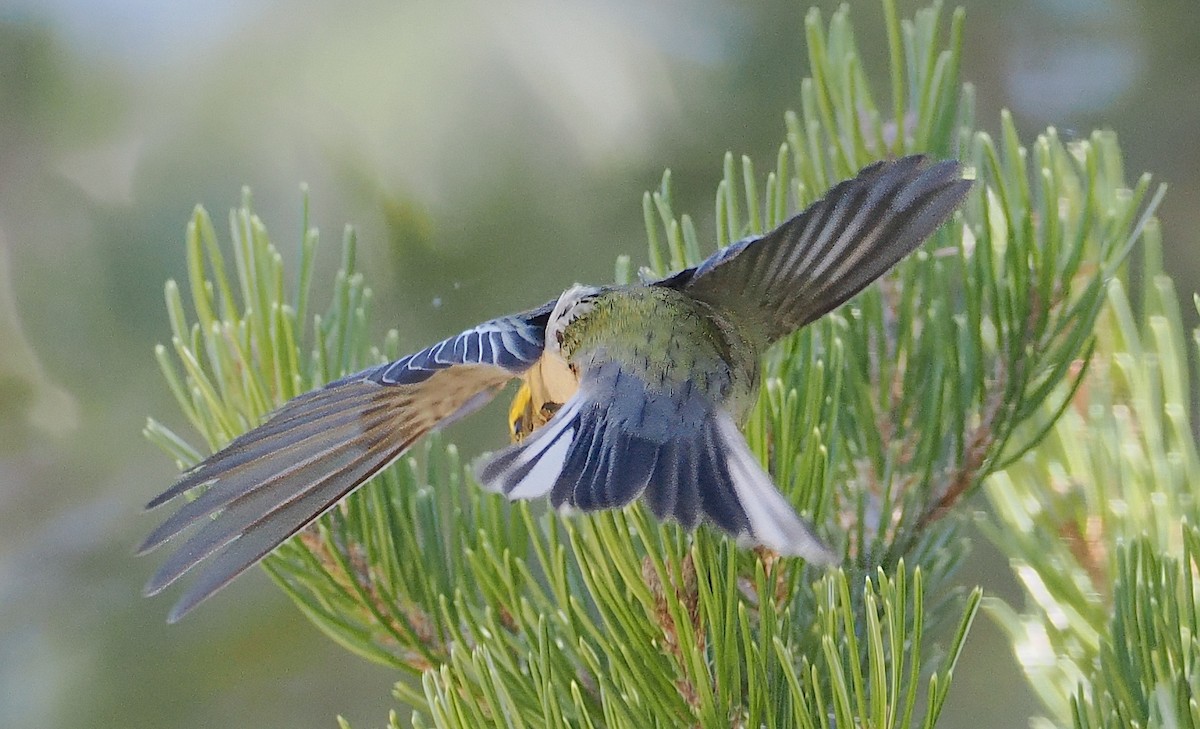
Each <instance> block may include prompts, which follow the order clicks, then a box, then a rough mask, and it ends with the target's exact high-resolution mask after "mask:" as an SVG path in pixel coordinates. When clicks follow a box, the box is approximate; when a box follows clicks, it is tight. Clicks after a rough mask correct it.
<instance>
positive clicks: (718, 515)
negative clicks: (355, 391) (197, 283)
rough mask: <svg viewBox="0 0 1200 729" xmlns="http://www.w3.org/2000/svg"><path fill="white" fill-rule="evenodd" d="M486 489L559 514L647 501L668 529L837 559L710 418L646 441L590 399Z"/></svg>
mask: <svg viewBox="0 0 1200 729" xmlns="http://www.w3.org/2000/svg"><path fill="white" fill-rule="evenodd" d="M477 475H478V478H479V481H480V483H481V484H482V485H483V486H484V488H487V489H489V490H492V491H498V492H502V493H504V494H505V495H507V496H508V497H509V498H513V499H532V498H538V497H543V496H549V497H550V501H551V503H552V504H553V505H554V506H555V507H558V508H574V509H580V510H582V511H595V510H600V509H612V508H618V507H621V506H625V505H627V504H629V503H630V502H632V501H633V500H634V499H636V498H637V497H638V496H642V495H644V497H645V501H646V504H647V505H648V506H649V507H650V510H651V511H652V512H653V513H654V515H655V516H656V517H658V518H659V519H667V518H671V519H674V520H676V521H678V522H679V523H680V524H682V525H683V526H685V527H687V528H689V529H690V528H693V527H695V526H696V524H697V523H698V522H699V521H701V520H702V519H703V520H707V521H709V522H711V523H712V524H714V525H715V526H717V527H720V528H721V529H722V530H724V531H726V532H728V533H730V534H732V535H734V536H736V537H738V538H740V539H743V540H746V541H749V542H751V543H755V544H762V545H764V546H766V547H769V548H771V549H773V550H775V551H776V552H779V553H781V554H785V555H790V556H799V557H803V558H805V559H806V560H808V561H809V562H813V563H817V564H832V563H835V562H836V561H837V556H836V555H835V554H834V552H833V551H832V550H831V549H830V548H829V547H828V546H826V545H825V544H824V543H823V542H822V541H821V539H820V538H819V537H817V536H816V534H815V532H814V530H813V527H812V525H811V524H809V523H808V522H807V521H805V520H804V519H802V518H801V517H800V516H799V515H797V514H796V512H795V510H794V509H793V508H792V507H791V505H790V504H789V503H788V502H787V500H786V499H785V498H784V497H783V495H782V494H780V493H779V491H778V490H776V488H775V486H774V484H772V482H771V478H770V476H768V475H767V473H766V472H765V471H764V470H763V468H762V466H760V465H759V463H758V461H757V459H756V458H755V457H754V455H753V453H751V451H750V448H749V446H748V445H747V444H746V440H745V438H744V437H743V436H742V434H741V432H740V431H739V430H738V428H737V426H736V424H735V423H734V422H733V419H732V418H731V417H730V416H729V415H728V414H727V413H725V412H724V411H721V410H709V411H707V412H705V413H703V414H702V415H701V417H699V418H696V419H692V420H690V421H689V419H687V418H684V419H682V420H680V421H678V422H677V423H675V424H674V427H673V428H672V430H671V431H670V434H669V437H666V438H660V437H646V434H645V433H644V432H640V431H638V430H636V429H631V428H629V427H628V426H627V424H624V423H622V422H621V419H620V418H619V417H616V416H614V415H613V408H611V407H609V403H608V402H606V401H605V400H604V399H602V398H597V397H593V396H589V393H588V392H587V390H586V389H585V390H581V391H580V393H579V394H577V395H576V396H575V397H574V398H572V399H571V400H570V401H569V402H567V403H566V404H565V405H564V406H563V407H562V409H561V410H560V411H559V412H558V413H557V414H556V415H555V416H554V418H553V419H552V420H551V421H550V422H549V423H548V424H547V425H546V426H545V427H543V428H541V429H539V430H535V431H534V432H533V434H532V435H530V436H529V437H528V438H527V439H526V440H525V441H523V442H521V443H519V444H517V445H513V446H509V447H508V448H506V449H504V450H502V451H500V452H499V453H497V454H495V455H494V456H492V457H491V458H490V459H488V460H486V461H485V462H483V463H482V465H481V466H480V468H479V469H478V472H477Z"/></svg>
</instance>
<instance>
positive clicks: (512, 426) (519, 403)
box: [508, 354, 579, 443]
mask: <svg viewBox="0 0 1200 729" xmlns="http://www.w3.org/2000/svg"><path fill="white" fill-rule="evenodd" d="M578 389H579V378H578V377H577V376H576V375H575V373H574V372H573V371H572V370H571V368H570V367H569V366H568V365H567V363H566V362H563V361H562V359H561V358H559V357H558V356H557V355H553V354H546V355H544V356H543V357H542V358H541V359H540V360H538V361H537V363H536V364H534V365H533V367H530V368H529V370H528V371H527V372H526V373H525V375H524V376H523V377H522V378H521V389H519V390H517V394H516V395H515V396H514V397H513V401H512V404H511V405H510V406H509V408H508V435H509V437H510V438H511V439H512V441H513V442H514V443H520V442H521V441H522V440H524V439H525V438H526V437H528V436H529V434H530V433H532V432H533V431H535V430H537V429H538V428H540V427H542V426H543V425H545V424H546V423H547V422H549V420H550V418H552V417H554V414H555V413H556V412H558V409H559V408H560V407H562V405H563V403H565V402H566V401H567V400H570V399H571V396H572V395H574V394H575V391H576V390H578Z"/></svg>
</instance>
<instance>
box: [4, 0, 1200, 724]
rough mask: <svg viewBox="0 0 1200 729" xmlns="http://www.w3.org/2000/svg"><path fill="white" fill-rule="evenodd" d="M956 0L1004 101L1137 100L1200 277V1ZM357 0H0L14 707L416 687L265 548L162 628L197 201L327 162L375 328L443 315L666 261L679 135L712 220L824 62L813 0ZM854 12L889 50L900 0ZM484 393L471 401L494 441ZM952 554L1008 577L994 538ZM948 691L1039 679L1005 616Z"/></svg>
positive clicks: (1038, 111) (971, 706)
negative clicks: (322, 624)
mask: <svg viewBox="0 0 1200 729" xmlns="http://www.w3.org/2000/svg"><path fill="white" fill-rule="evenodd" d="M966 4H967V6H968V15H967V40H966V44H967V45H966V58H965V59H964V66H963V76H964V78H966V79H968V80H971V81H973V82H975V83H976V84H977V87H978V91H979V94H978V96H979V104H978V114H977V119H978V123H979V126H980V127H981V128H984V129H988V130H991V131H995V130H996V129H997V128H998V112H999V110H1000V108H1002V107H1008V108H1011V109H1012V110H1013V112H1014V115H1015V117H1016V119H1017V122H1018V125H1019V127H1020V128H1021V130H1022V133H1023V135H1024V139H1025V141H1027V142H1029V141H1032V138H1033V134H1035V133H1036V132H1037V131H1038V130H1040V129H1042V128H1044V127H1045V126H1046V125H1051V124H1053V125H1055V126H1056V127H1058V128H1059V129H1060V131H1061V133H1062V134H1064V135H1065V136H1073V135H1086V134H1087V133H1088V132H1089V131H1090V130H1091V129H1093V128H1096V127H1108V128H1112V129H1115V130H1116V131H1117V132H1118V134H1119V135H1120V138H1121V140H1122V143H1123V146H1124V148H1125V151H1126V154H1127V162H1128V170H1129V174H1130V177H1131V178H1132V177H1134V176H1135V175H1136V174H1138V173H1140V172H1141V171H1143V170H1150V171H1152V172H1154V173H1155V175H1156V176H1157V177H1158V178H1159V179H1162V180H1166V181H1168V182H1169V183H1171V191H1170V194H1169V196H1168V198H1167V200H1166V202H1165V204H1164V205H1163V208H1162V210H1161V217H1162V219H1163V229H1164V233H1165V236H1166V241H1167V247H1168V250H1167V266H1168V270H1169V271H1171V272H1173V273H1174V274H1175V275H1176V276H1177V278H1178V279H1179V288H1180V289H1181V291H1182V292H1191V291H1194V290H1196V288H1197V283H1196V282H1197V262H1196V256H1195V254H1194V251H1195V250H1196V243H1197V233H1196V231H1197V230H1200V204H1198V203H1200V174H1198V173H1197V170H1198V169H1200V146H1198V145H1197V144H1196V133H1197V130H1198V129H1200V14H1198V13H1196V12H1195V4H1194V2H1187V1H1185V0H1174V1H1171V0H1165V1H1163V2H1156V3H1138V2H1134V1H1133V0H1127V1H1126V2H1118V1H1117V0H1016V1H1014V2H1007V3H994V2H986V1H985V0H975V1H973V2H968V3H966ZM332 5H333V4H331V3H321V2H316V0H295V1H293V2H286V3H285V2H280V1H279V0H238V1H236V2H235V1H234V0H214V1H212V2H207V3H200V2H172V3H167V2H156V1H154V0H0V726H4V727H68V726H121V727H143V726H147V727H149V726H155V727H160V726H170V727H217V726H285V725H286V726H295V727H309V726H312V727H329V726H334V716H335V715H336V714H338V713H342V714H344V715H346V716H347V717H348V718H350V719H351V720H352V721H353V722H354V723H355V725H356V726H358V727H367V726H377V725H380V724H382V723H383V722H384V720H385V717H386V714H387V711H388V710H389V709H390V708H393V707H395V706H396V703H395V702H394V701H393V700H391V699H390V697H389V695H388V691H389V687H390V685H391V683H392V681H393V680H394V677H393V676H392V674H391V673H390V672H388V671H386V670H384V669H381V668H378V667H376V666H373V665H370V664H367V663H365V662H363V661H362V660H361V659H358V658H356V657H354V656H352V655H350V654H349V653H347V652H345V651H343V650H342V649H340V648H339V647H337V646H336V645H334V644H333V643H332V642H331V641H330V640H328V639H326V638H325V637H323V636H322V635H320V634H319V633H318V632H317V631H316V630H315V629H314V628H312V627H310V626H309V625H308V624H307V622H306V621H305V620H304V619H303V618H302V617H301V616H300V615H299V613H298V612H297V611H296V610H295V609H293V608H292V607H291V606H290V605H289V604H288V602H287V600H286V598H284V597H283V596H282V594H280V593H279V592H278V591H277V590H275V589H274V588H273V587H272V586H271V585H270V584H269V581H268V580H267V579H266V578H265V576H264V575H262V574H258V573H256V574H253V575H248V576H246V577H244V578H243V579H241V580H239V581H238V582H237V584H235V585H234V586H232V587H231V588H230V589H228V590H227V591H225V592H224V593H223V594H222V595H221V596H219V597H218V598H216V599H214V600H213V601H211V602H210V603H208V604H206V605H205V606H204V607H203V608H202V609H201V610H199V611H197V612H196V613H195V614H193V615H192V616H190V617H189V618H188V619H187V620H186V621H184V622H183V623H182V624H180V625H176V626H173V627H170V628H168V627H167V626H166V625H165V624H164V622H163V621H164V618H165V615H166V612H167V610H168V608H169V603H170V598H167V599H158V600H143V599H141V597H140V592H141V585H142V583H143V582H144V581H145V579H146V578H147V577H148V575H149V574H150V573H151V572H152V570H153V568H154V565H155V563H156V559H142V560H135V559H134V558H133V557H132V556H131V553H132V549H133V546H134V545H135V544H136V543H137V542H138V541H140V539H141V538H142V536H143V535H144V534H145V533H146V532H147V531H148V530H149V529H150V528H151V527H152V525H153V523H154V522H155V519H156V517H149V516H145V515H143V514H142V513H140V505H141V504H142V503H144V502H145V500H146V499H147V498H149V497H150V496H151V495H153V494H154V493H156V492H157V491H159V490H161V489H162V488H163V487H164V486H166V485H167V484H169V483H170V482H171V480H172V478H173V476H174V469H173V466H172V464H171V463H170V462H169V461H168V460H167V459H166V458H165V457H163V456H162V455H161V454H160V453H158V452H157V451H156V450H155V449H154V448H153V447H151V446H150V445H148V444H147V443H146V442H145V441H144V440H143V439H142V437H141V427H142V424H143V423H144V419H145V417H146V416H147V415H149V414H153V415H154V416H155V417H158V418H160V419H163V420H164V421H166V422H168V423H169V424H172V425H175V426H178V427H180V428H181V430H184V432H186V430H185V429H184V428H183V423H182V422H181V418H179V417H178V416H177V415H175V410H174V407H173V404H172V402H171V401H170V398H169V394H168V392H167V389H166V387H165V385H164V384H163V382H162V381H161V378H160V377H159V375H158V372H157V369H156V367H155V364H154V360H153V356H152V348H153V345H154V343H155V342H157V341H161V340H163V339H164V338H165V337H166V336H167V333H168V327H167V322H166V317H165V314H164V312H163V307H162V303H161V302H162V285H163V282H164V280H165V279H167V278H169V277H176V278H182V277H183V276H184V258H183V245H182V240H183V236H182V233H183V226H184V224H185V222H186V220H187V218H188V216H189V214H190V212H191V209H192V207H193V206H194V205H195V204H196V203H202V204H204V205H205V206H207V207H208V208H209V210H210V212H212V213H213V216H214V218H215V219H216V220H217V221H218V223H220V221H222V220H224V215H225V214H226V211H227V209H228V208H229V207H230V206H232V205H235V204H236V203H237V201H238V199H239V197H240V194H241V193H240V190H241V187H242V185H249V186H251V187H252V188H253V190H254V197H255V201H256V207H257V210H258V212H259V214H260V215H261V217H262V218H263V219H264V220H265V221H266V223H267V225H268V227H269V228H270V230H271V231H272V234H273V235H274V237H275V239H276V241H277V242H280V243H282V244H283V247H284V248H285V249H288V248H289V245H290V244H289V243H288V241H296V240H298V239H299V235H300V195H299V192H298V190H299V185H300V183H301V182H307V183H308V184H309V186H310V189H311V198H312V210H313V222H314V223H315V224H316V225H318V226H320V227H321V229H322V232H323V234H324V244H323V248H322V250H323V252H324V257H323V259H322V262H323V265H324V268H323V269H322V270H323V271H324V272H325V273H326V274H328V272H329V271H330V270H332V267H333V265H334V261H335V257H336V254H337V248H338V246H337V240H338V238H339V237H340V234H341V229H342V226H343V225H344V224H346V223H354V224H355V225H356V226H357V227H358V228H359V232H360V256H361V258H362V260H363V262H364V265H363V268H365V269H366V270H367V271H368V272H369V275H370V281H371V284H372V285H373V287H374V289H375V291H376V294H377V302H376V307H375V317H374V321H375V325H376V329H377V331H379V332H381V333H382V331H383V330H384V329H386V328H389V327H397V328H398V329H399V330H400V331H401V333H402V337H403V340H404V341H405V342H407V343H409V344H411V345H413V346H418V345H422V344H424V343H427V342H428V341H431V340H433V339H436V338H440V337H442V336H445V335H447V334H449V333H452V332H456V331H458V330H460V329H461V328H463V327H465V326H469V325H471V324H473V323H475V322H477V321H479V320H481V319H484V318H487V317H489V316H492V315H496V314H500V313H503V312H507V311H510V310H516V309H520V308H523V307H526V306H528V305H531V304H535V303H539V302H541V301H543V300H545V299H547V298H548V297H550V296H552V295H554V294H556V293H557V292H558V291H560V290H561V289H562V288H564V287H565V286H566V285H569V284H570V283H572V282H573V281H575V280H580V281H592V282H601V281H605V280H608V279H609V278H610V277H611V271H612V261H613V258H614V257H615V256H616V255H617V254H619V253H629V254H631V255H633V257H634V260H635V262H638V261H641V260H642V258H641V257H642V256H644V253H643V250H644V243H643V234H642V222H641V208H640V199H641V193H642V190H644V189H647V188H651V187H653V186H655V185H656V184H657V183H658V180H659V177H660V175H661V173H662V170H663V168H665V167H671V168H672V169H673V170H674V179H675V181H676V184H677V188H676V193H677V200H678V204H677V208H678V209H680V210H685V211H691V212H693V213H694V214H695V216H696V217H697V219H698V220H701V221H707V219H708V218H709V217H710V213H709V211H710V210H711V205H712V203H711V199H712V197H711V196H712V192H713V190H714V188H715V182H716V179H717V177H718V173H719V167H720V160H721V155H722V154H723V152H724V151H725V150H726V149H729V150H733V151H734V152H735V153H739V154H740V153H748V154H750V155H752V156H753V157H754V158H755V159H756V160H760V161H763V162H764V163H765V162H766V161H769V160H773V159H774V151H775V149H776V148H777V146H778V144H779V142H780V141H781V140H782V138H783V123H782V118H783V112H784V111H785V110H786V109H788V108H795V107H796V106H797V104H798V94H799V79H800V78H801V76H802V75H804V73H805V61H804V59H805V48H804V44H803V40H804V39H803V25H802V23H803V17H804V13H805V11H806V9H807V6H808V4H807V3H802V2H788V1H785V0H761V1H757V2H734V1H733V0H727V1H723V0H700V1H697V2H684V1H682V0H668V1H667V2H658V3H653V4H650V3H645V2H640V1H638V0H615V1H613V2H599V1H596V0H593V1H579V2H573V3H550V2H534V1H532V0H518V1H516V2H506V3H493V2H485V1H483V0H451V1H450V2H384V1H382V0H356V1H354V2H347V3H340V4H338V7H337V9H336V10H334V9H332V7H331V6H332ZM822 5H823V7H825V9H826V10H827V11H828V10H829V9H831V8H832V7H833V4H832V3H828V2H826V3H822ZM900 6H901V9H902V12H903V13H904V14H905V15H909V14H911V13H912V12H913V10H914V9H915V8H916V7H919V6H918V5H917V4H916V3H913V2H901V3H900ZM854 20H855V24H856V27H857V30H858V37H859V40H860V45H861V46H862V47H863V48H864V49H865V50H867V52H868V65H869V67H870V68H871V69H872V71H873V72H874V73H876V74H877V75H876V78H878V79H882V76H880V75H878V74H879V72H880V71H881V70H882V69H883V66H882V62H883V60H882V56H881V55H880V56H874V57H872V56H871V55H870V52H871V49H875V50H877V51H881V50H883V49H884V45H883V44H884V38H883V35H882V25H881V22H880V10H879V6H878V4H877V3H875V2H864V3H855V14H854ZM876 88H877V91H882V85H877V87H876ZM326 278H327V277H326ZM316 280H317V281H318V282H321V281H323V280H325V279H323V278H322V275H321V272H318V275H317V278H316ZM319 290H320V289H319ZM1193 319H1194V317H1193ZM488 412H489V413H491V415H487V414H485V416H484V417H483V418H482V422H479V423H474V424H471V425H469V426H467V427H466V428H465V429H461V430H458V431H456V433H458V434H461V435H462V436H463V437H464V438H466V439H468V440H469V441H471V442H478V443H479V444H481V445H480V447H484V446H489V445H490V446H495V445H496V444H498V443H499V442H500V441H501V439H502V435H501V433H502V430H501V428H502V426H501V420H500V417H499V412H498V411H496V410H492V411H488ZM489 418H490V420H489ZM962 580H963V581H964V582H967V583H971V584H974V583H976V582H978V583H981V584H983V585H984V586H985V588H986V589H987V590H988V591H989V592H990V593H992V594H998V595H1001V596H1005V597H1009V598H1013V597H1015V596H1016V592H1015V591H1014V590H1013V587H1012V583H1011V580H1010V579H1009V577H1008V575H1007V570H1006V567H1005V566H1004V564H1003V562H1002V561H1001V560H1000V559H999V558H998V557H997V556H996V555H994V554H993V553H992V552H990V551H989V550H988V549H987V548H986V547H984V548H980V549H979V550H978V553H977V554H976V555H975V556H974V557H972V562H971V567H970V569H969V570H968V571H967V572H965V573H964V574H963V575H962ZM951 703H952V707H951V711H952V712H953V715H952V716H948V717H946V726H948V727H953V726H965V725H971V726H975V727H1014V726H1023V725H1024V724H1025V717H1026V716H1028V715H1029V714H1030V713H1031V712H1034V711H1036V710H1037V707H1036V704H1035V703H1034V702H1033V700H1032V698H1031V696H1030V694H1029V692H1028V690H1027V689H1026V688H1025V687H1024V685H1023V683H1022V679H1021V677H1020V675H1019V674H1018V672H1017V670H1016V668H1015V666H1014V665H1013V661H1012V659H1011V657H1010V656H1009V654H1008V652H1007V646H1006V645H1005V644H1004V643H1003V641H1002V640H1001V639H1000V638H999V636H998V633H997V631H996V629H995V628H994V627H993V626H992V625H991V624H990V623H989V622H988V621H987V620H986V619H983V620H979V621H977V623H976V628H975V631H974V632H973V633H972V637H971V640H970V642H969V643H968V647H967V653H966V656H965V658H964V663H963V664H962V666H961V669H960V671H959V672H958V674H957V676H956V681H955V687H954V691H953V692H952V698H951Z"/></svg>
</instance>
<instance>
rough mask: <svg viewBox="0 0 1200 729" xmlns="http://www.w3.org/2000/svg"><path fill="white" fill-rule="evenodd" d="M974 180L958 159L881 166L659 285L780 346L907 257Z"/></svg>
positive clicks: (865, 170) (904, 161) (917, 157)
mask: <svg viewBox="0 0 1200 729" xmlns="http://www.w3.org/2000/svg"><path fill="white" fill-rule="evenodd" d="M970 189H971V181H970V180H964V179H963V178H962V170H961V167H960V166H959V164H958V163H957V162H955V161H953V160H947V161H945V162H938V163H934V164H930V163H929V160H928V159H927V158H925V157H923V156H920V155H914V156H911V157H904V158H901V159H897V160H889V161H883V162H877V163H875V164H873V165H870V166H868V167H865V168H863V169H862V171H860V172H859V173H858V175H857V176H856V177H854V178H853V179H851V180H846V181H844V182H840V183H838V184H837V185H835V186H834V187H833V188H832V189H831V190H830V191H829V192H828V193H826V195H825V197H824V198H822V199H821V200H818V201H817V202H815V203H813V204H812V205H810V206H809V207H808V208H806V209H805V210H804V211H803V212H801V213H800V214H798V215H796V216H795V217H793V218H791V219H790V220H788V221H787V222H785V223H783V224H782V225H780V226H779V227H778V228H776V229H775V230H773V231H771V232H770V233H767V234H766V235H763V236H761V237H757V238H747V239H745V240H741V241H738V242H737V243H734V244H732V245H729V246H727V247H725V248H722V249H721V250H719V251H717V252H716V253H714V254H713V255H712V256H710V257H709V258H708V259H707V260H705V261H704V262H703V263H701V264H700V265H699V266H696V267H694V268H689V269H686V270H684V271H680V272H679V273H677V274H674V275H672V276H669V277H668V278H665V279H663V280H661V281H658V282H656V283H655V284H654V285H657V286H669V287H671V288H675V289H677V290H679V291H682V292H684V293H687V294H688V295H689V296H692V297H694V298H696V299H699V300H701V301H703V302H705V303H707V304H710V305H711V306H714V307H716V308H717V309H718V310H720V311H724V312H726V313H728V314H730V315H732V316H733V317H734V318H735V319H736V320H737V321H738V322H739V323H743V324H745V325H748V326H750V327H753V328H754V330H755V331H759V332H762V334H763V335H764V336H765V338H766V341H768V342H770V341H774V340H776V339H778V338H779V337H782V336H784V335H786V334H789V333H791V332H793V331H795V330H796V329H799V328H800V327H802V326H804V325H805V324H808V323H810V322H812V321H815V320H816V319H818V318H820V317H821V316H823V315H824V314H826V313H828V312H830V311H832V310H833V309H835V308H837V307H838V306H840V305H841V304H843V303H845V302H846V301H847V300H848V299H850V297H852V296H854V295H855V294H857V293H858V292H859V291H862V290H863V289H864V288H865V287H866V286H867V285H868V284H870V283H871V282H872V281H874V280H875V279H876V278H879V277H880V276H881V275H883V274H884V273H885V272H886V271H887V270H888V269H889V268H891V267H892V266H894V265H895V264H896V263H897V262H898V261H899V260H900V259H902V258H904V257H905V256H906V255H908V254H909V253H911V252H912V251H913V250H914V249H916V248H917V246H919V245H921V242H922V241H924V240H925V238H927V237H928V236H929V235H931V234H932V233H933V232H934V231H935V230H937V228H938V226H940V225H941V224H942V223H943V222H945V220H946V219H947V218H948V217H949V216H950V215H951V213H953V212H954V210H955V208H957V207H958V205H959V203H961V202H962V199H963V197H964V196H966V194H967V191H968V190H970Z"/></svg>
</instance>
